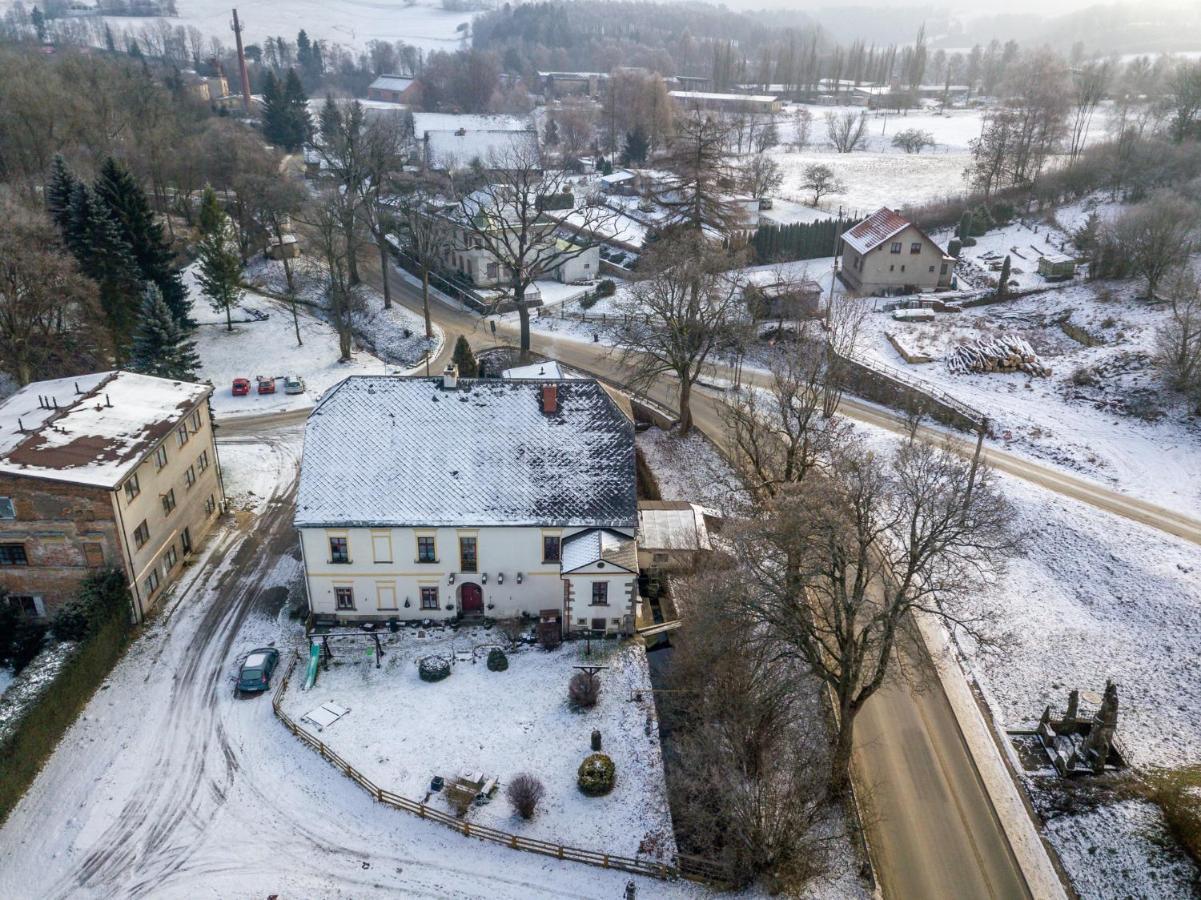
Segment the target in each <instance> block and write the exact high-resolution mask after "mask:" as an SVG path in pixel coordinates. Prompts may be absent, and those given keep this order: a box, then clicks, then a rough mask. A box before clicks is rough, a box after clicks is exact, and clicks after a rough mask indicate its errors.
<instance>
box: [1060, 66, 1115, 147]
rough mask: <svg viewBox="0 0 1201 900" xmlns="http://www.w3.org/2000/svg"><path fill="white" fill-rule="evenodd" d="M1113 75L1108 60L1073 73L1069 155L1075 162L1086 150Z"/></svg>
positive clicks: (1077, 69)
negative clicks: (1100, 104) (1099, 105)
mask: <svg viewBox="0 0 1201 900" xmlns="http://www.w3.org/2000/svg"><path fill="white" fill-rule="evenodd" d="M1112 74H1113V67H1112V65H1111V64H1110V63H1109V61H1108V60H1106V61H1099V60H1090V61H1088V62H1085V63H1083V64H1082V65H1080V66H1078V67H1077V68H1076V69H1075V70H1074V71H1073V72H1072V125H1071V141H1070V144H1069V147H1068V155H1069V156H1070V157H1071V159H1072V161H1073V162H1074V161H1075V160H1076V159H1077V158H1078V157H1079V156H1080V154H1081V152H1082V151H1083V150H1084V145H1085V142H1086V141H1087V140H1088V132H1089V128H1090V127H1091V126H1092V121H1093V113H1095V112H1096V111H1097V105H1098V104H1099V103H1100V102H1101V101H1102V100H1104V99H1105V91H1106V89H1107V88H1108V87H1109V81H1110V78H1111V77H1112Z"/></svg>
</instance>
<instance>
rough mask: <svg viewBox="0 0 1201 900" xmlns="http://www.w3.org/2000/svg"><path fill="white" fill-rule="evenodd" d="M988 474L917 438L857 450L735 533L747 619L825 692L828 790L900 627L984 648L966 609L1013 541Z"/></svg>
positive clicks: (841, 451)
mask: <svg viewBox="0 0 1201 900" xmlns="http://www.w3.org/2000/svg"><path fill="white" fill-rule="evenodd" d="M1011 521H1012V513H1011V510H1010V507H1009V504H1008V503H1007V502H1006V500H1005V498H1004V497H1003V496H1002V495H1001V494H1000V492H999V491H998V490H997V488H996V486H995V484H994V480H993V476H992V473H991V472H990V471H989V470H988V469H987V468H986V467H984V466H982V465H978V464H977V462H976V461H974V460H972V461H969V460H965V459H963V458H962V457H961V456H959V455H958V454H956V453H955V452H954V451H953V450H951V449H950V448H947V447H935V446H931V445H929V444H926V443H923V442H921V441H918V440H916V439H915V438H914V437H912V436H911V437H910V439H909V440H908V441H907V442H906V443H904V444H903V445H901V446H900V447H899V448H898V449H897V450H896V451H895V452H894V453H893V454H891V455H890V456H880V455H877V454H875V453H872V452H869V451H868V450H867V449H866V448H865V447H864V446H862V445H861V444H859V443H858V442H855V441H849V442H846V443H844V444H842V445H840V446H839V447H838V448H837V452H836V454H835V456H834V458H833V459H832V461H831V464H830V465H829V467H828V468H827V469H825V470H824V471H822V472H820V473H814V474H812V475H811V476H810V477H808V478H806V479H805V480H804V481H803V482H801V483H800V485H798V486H797V487H796V488H794V489H792V490H790V491H786V492H782V493H780V494H779V495H777V497H775V498H774V499H773V501H772V503H771V504H770V505H768V507H767V510H766V512H765V514H763V515H762V516H760V517H759V518H758V519H756V520H754V521H752V522H751V523H749V524H748V526H747V527H746V529H745V530H744V531H743V532H742V533H741V534H740V535H739V538H738V549H739V553H740V555H741V557H742V558H743V559H744V560H745V561H746V565H747V566H748V568H749V570H750V572H751V573H753V576H752V578H751V583H750V584H749V585H748V590H747V592H746V595H745V596H746V606H747V609H748V612H749V613H750V614H751V615H752V616H754V617H756V619H757V620H758V621H759V622H760V623H761V624H762V625H763V626H764V627H765V628H769V629H771V630H772V632H773V634H774V636H775V637H776V638H777V639H778V640H779V641H780V642H781V643H782V644H783V645H785V646H786V647H787V652H788V654H790V655H791V656H793V657H794V658H795V659H796V660H797V661H798V662H799V663H803V664H804V665H805V666H807V667H808V668H809V669H810V670H811V671H812V672H814V673H815V674H816V675H817V676H818V677H819V678H821V680H822V681H824V682H825V683H826V684H827V685H828V686H829V688H830V690H831V691H832V693H833V695H834V702H835V713H836V716H837V722H838V732H837V736H836V740H835V746H834V753H833V756H832V759H831V777H832V780H833V783H834V784H835V785H836V786H839V787H841V786H844V785H845V784H846V783H847V781H848V779H849V772H850V760H851V749H852V740H853V737H854V727H855V718H856V716H857V715H858V713H859V712H860V711H861V710H862V708H863V705H864V703H866V702H867V700H868V699H869V698H870V697H871V696H872V695H873V694H875V693H876V691H878V690H879V689H880V687H881V685H883V684H884V680H885V678H886V677H887V675H888V674H889V673H890V672H891V671H893V669H894V667H895V666H894V664H895V650H896V644H897V641H898V637H899V630H900V629H901V627H902V625H903V624H904V622H905V621H906V620H907V619H908V618H909V616H910V614H911V613H921V614H929V615H932V616H935V617H936V618H938V619H939V620H941V621H943V622H945V623H947V624H948V625H949V626H951V627H957V628H962V629H964V630H966V631H967V632H968V633H969V634H971V635H972V636H973V638H975V639H977V640H978V641H980V642H981V644H986V643H988V642H989V641H990V640H995V639H996V638H997V635H996V634H995V633H992V632H991V631H990V629H989V628H988V624H987V622H986V621H985V620H983V619H982V618H980V617H978V616H975V615H973V614H971V613H969V612H968V611H967V609H968V607H967V604H966V602H965V601H966V600H967V599H968V598H969V596H970V595H971V594H972V593H974V592H975V591H976V590H977V589H978V587H979V586H980V583H981V581H982V579H983V578H984V577H985V576H986V575H988V574H990V573H992V572H995V571H996V570H997V569H998V568H1000V567H1001V566H1002V565H1003V563H1004V560H1005V558H1006V557H1007V556H1008V555H1009V554H1010V553H1011V552H1013V550H1014V548H1015V546H1016V543H1017V538H1016V537H1015V536H1014V534H1013V532H1012V529H1011V525H1010V523H1011Z"/></svg>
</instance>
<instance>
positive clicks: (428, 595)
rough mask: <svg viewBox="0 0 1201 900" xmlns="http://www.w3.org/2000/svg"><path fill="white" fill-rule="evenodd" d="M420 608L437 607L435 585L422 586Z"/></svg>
mask: <svg viewBox="0 0 1201 900" xmlns="http://www.w3.org/2000/svg"><path fill="white" fill-rule="evenodd" d="M421 608H422V609H437V608H438V589H437V588H436V587H423V588H422V589H421Z"/></svg>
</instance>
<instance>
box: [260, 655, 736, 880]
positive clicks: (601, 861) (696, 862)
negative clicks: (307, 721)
mask: <svg viewBox="0 0 1201 900" xmlns="http://www.w3.org/2000/svg"><path fill="white" fill-rule="evenodd" d="M295 667H296V658H295V657H293V659H292V661H291V663H290V664H289V665H288V670H287V672H286V673H285V674H284V677H283V678H282V679H281V680H280V683H279V686H278V687H277V688H276V689H275V694H274V696H273V697H272V698H271V708H272V710H274V712H275V716H276V718H278V719H279V720H280V721H281V722H282V723H283V724H284V727H285V728H287V729H288V731H290V732H292V734H294V735H295V736H296V737H298V738H300V740H302V741H303V742H304V743H306V744H308V745H309V746H310V747H312V748H313V749H314V750H316V751H317V752H318V753H320V754H321V757H322V758H323V759H325V760H326V761H328V762H329V763H331V764H332V765H333V766H334V768H335V769H337V770H338V771H340V772H341V773H342V774H343V775H346V776H347V777H349V778H350V779H351V780H353V781H354V782H356V783H357V784H358V785H359V787H361V788H363V790H365V791H366V792H367V793H368V794H370V795H371V797H372V799H374V800H376V801H377V802H379V803H383V804H385V805H387V806H391V807H392V808H393V809H399V810H403V811H404V812H407V813H412V814H413V815H415V816H417V817H418V818H421V819H428V820H430V821H432V822H438V823H440V824H442V825H445V826H447V827H448V828H453V829H454V830H455V831H457V832H459V833H460V834H462V835H463V836H464V837H474V838H479V839H480V840H484V841H491V842H492V843H494V844H502V845H503V846H505V847H509V848H512V849H513V850H525V851H526V852H527V853H538V854H541V855H542V856H550V857H554V858H555V859H563V860H568V861H569V862H579V863H585V864H587V865H590V866H599V867H600V868H602V869H619V870H621V871H623V872H630V873H633V874H635V875H647V876H649V877H651V878H660V879H669V878H686V879H688V880H690V881H699V882H703V883H707V884H715V885H719V886H725V884H726V882H727V877H726V875H725V872H724V870H723V869H722V867H721V866H720V865H718V864H717V863H714V862H710V861H709V860H706V859H699V858H697V857H691V856H678V857H677V859H676V863H675V864H674V865H669V864H667V863H661V862H652V861H649V860H642V859H631V858H630V857H628V856H618V855H616V854H612V853H600V852H597V851H594V850H581V849H579V848H578V847H568V846H565V845H563V844H555V843H552V842H550V841H539V840H535V839H533V838H527V837H522V836H521V835H517V834H511V833H509V832H507V831H500V830H499V829H496V828H489V827H488V826H487V825H475V824H473V823H471V822H468V821H466V820H465V819H459V818H456V817H455V816H452V815H449V814H448V813H444V812H442V811H441V810H437V809H432V808H431V807H430V806H428V805H427V804H425V803H419V802H417V801H416V800H410V799H409V798H408V797H402V796H401V795H400V794H394V793H392V792H391V791H386V790H384V789H383V788H381V787H380V786H379V785H377V784H376V783H375V782H373V781H372V780H371V779H369V778H368V777H367V776H366V775H364V774H363V773H362V772H360V771H359V770H358V769H356V768H355V767H354V766H352V765H351V764H350V763H348V762H347V761H346V760H344V759H343V758H342V757H341V756H339V755H338V754H337V753H336V752H335V751H334V750H333V749H332V748H331V747H329V746H327V745H326V744H325V743H324V742H323V741H322V740H321V739H320V738H318V737H316V736H315V735H313V734H311V733H309V732H308V731H306V730H305V729H303V728H301V727H300V726H299V725H297V724H296V723H295V722H294V721H293V720H292V718H291V717H290V716H289V715H288V714H287V713H286V712H284V711H283V709H282V708H281V704H280V700H281V698H282V697H283V694H284V691H286V690H287V688H288V682H289V681H290V680H291V678H292V672H293V670H294V669H295Z"/></svg>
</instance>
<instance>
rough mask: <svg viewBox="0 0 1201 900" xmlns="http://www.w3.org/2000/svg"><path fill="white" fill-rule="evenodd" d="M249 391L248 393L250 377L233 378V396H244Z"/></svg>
mask: <svg viewBox="0 0 1201 900" xmlns="http://www.w3.org/2000/svg"><path fill="white" fill-rule="evenodd" d="M249 393H250V379H249V378H235V379H234V396H235V397H245V396H246V395H247V394H249Z"/></svg>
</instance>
